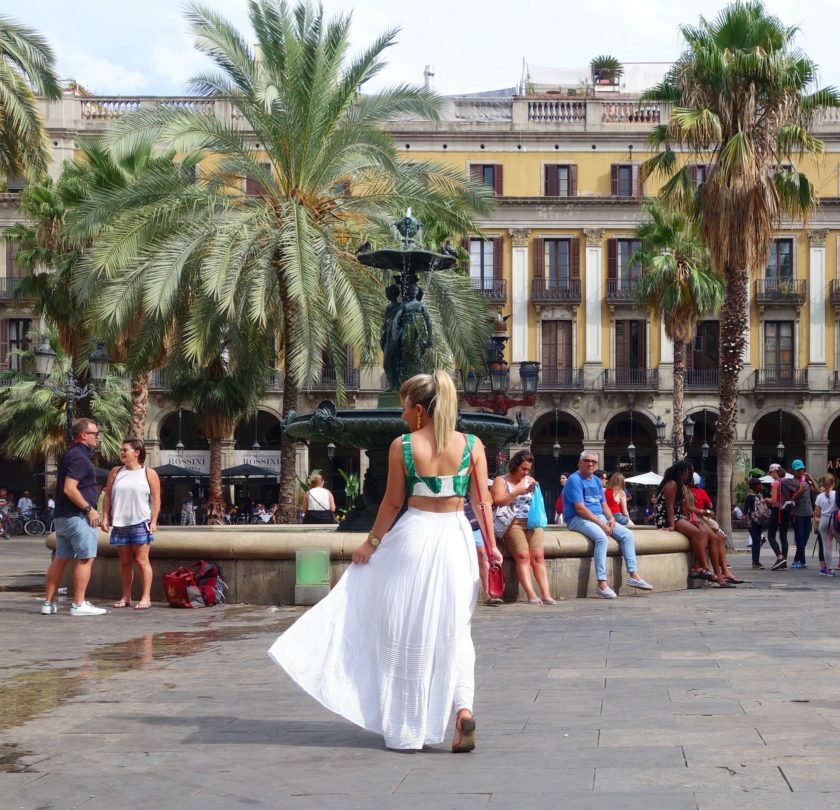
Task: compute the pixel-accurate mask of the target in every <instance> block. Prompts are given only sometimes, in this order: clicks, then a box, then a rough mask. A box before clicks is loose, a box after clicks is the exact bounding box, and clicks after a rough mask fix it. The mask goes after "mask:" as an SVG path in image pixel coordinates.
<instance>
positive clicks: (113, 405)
mask: <svg viewBox="0 0 840 810" xmlns="http://www.w3.org/2000/svg"><path fill="white" fill-rule="evenodd" d="M51 343H52V344H53V348H54V350H55V351H56V354H57V359H56V364H55V369H54V370H53V373H52V376H51V378H50V379H49V380H48V382H49V383H50V384H51V385H52V386H53V387H54V388H56V389H61V388H62V387H63V386H64V384H65V380H66V378H67V371H68V369H69V368H70V366H71V360H70V357H69V356H68V355H66V354H65V353H64V352H63V351H62V349H61V345H60V343H59V341H58V340H57V338H56V336H55V335H53V336H52V340H51ZM16 356H17V357H18V360H19V368H17V369H9V370H6V371H2V372H0V383H2V384H0V433H2V434H3V435H4V436H5V438H4V440H3V443H2V445H0V452H2V453H3V455H4V456H6V457H8V458H19V459H24V460H26V461H29V462H30V463H32V464H34V463H35V462H36V461H38V460H40V459H55V458H58V456H59V455H61V453H63V452H64V450H65V449H66V444H65V442H66V411H65V408H66V401H65V398H64V396H63V395H61V394H56V393H54V392H53V391H51V390H50V389H49V388H47V387H46V386H39V385H37V383H36V382H35V378H34V374H33V370H34V365H35V363H34V356H33V354H32V353H31V352H17V353H16ZM128 396H129V395H128V391H127V390H126V387H125V384H124V382H123V380H121V379H120V378H119V376H116V375H110V376H109V377H108V379H107V380H106V381H105V384H104V385H103V386H102V387H97V388H93V389H92V391H91V394H90V398H89V404H88V407H87V409H86V410H87V412H88V413H89V414H90V416H91V418H92V419H95V420H96V423H97V424H98V425H99V426H100V428H101V430H102V438H101V440H100V443H99V454H100V456H101V457H102V458H103V459H106V460H108V461H116V460H117V459H118V458H119V449H120V444H121V443H122V439H123V437H124V436H125V435H126V430H127V429H128Z"/></svg>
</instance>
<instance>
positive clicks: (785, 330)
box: [764, 321, 794, 381]
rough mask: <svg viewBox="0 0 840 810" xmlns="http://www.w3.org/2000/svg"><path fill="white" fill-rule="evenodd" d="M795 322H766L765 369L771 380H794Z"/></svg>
mask: <svg viewBox="0 0 840 810" xmlns="http://www.w3.org/2000/svg"><path fill="white" fill-rule="evenodd" d="M793 366H794V363H793V321H765V323H764V368H765V369H766V370H767V376H768V378H769V379H770V380H773V379H774V378H775V380H774V381H780V380H792V379H793Z"/></svg>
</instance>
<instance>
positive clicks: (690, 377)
mask: <svg viewBox="0 0 840 810" xmlns="http://www.w3.org/2000/svg"><path fill="white" fill-rule="evenodd" d="M719 388H720V371H719V370H718V369H716V368H709V369H705V368H689V369H686V371H685V389H686V391H717V390H718V389H719Z"/></svg>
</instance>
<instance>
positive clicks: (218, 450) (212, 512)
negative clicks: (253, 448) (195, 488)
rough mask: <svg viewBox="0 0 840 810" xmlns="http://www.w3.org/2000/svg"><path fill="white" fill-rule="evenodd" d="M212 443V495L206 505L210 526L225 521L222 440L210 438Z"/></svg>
mask: <svg viewBox="0 0 840 810" xmlns="http://www.w3.org/2000/svg"><path fill="white" fill-rule="evenodd" d="M208 441H209V444H210V497H209V498H208V499H207V503H206V504H205V505H204V514H205V518H206V522H207V525H208V526H221V525H223V524H224V522H225V499H224V498H223V497H222V440H221V439H218V438H217V439H209V440H208Z"/></svg>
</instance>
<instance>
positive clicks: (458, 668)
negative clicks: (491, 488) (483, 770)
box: [268, 509, 479, 749]
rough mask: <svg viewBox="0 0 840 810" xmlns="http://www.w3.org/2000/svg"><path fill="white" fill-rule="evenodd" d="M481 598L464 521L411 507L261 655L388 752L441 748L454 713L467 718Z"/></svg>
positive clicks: (459, 514) (456, 514)
mask: <svg viewBox="0 0 840 810" xmlns="http://www.w3.org/2000/svg"><path fill="white" fill-rule="evenodd" d="M478 590H479V577H478V562H477V558H476V552H475V540H474V539H473V534H472V531H471V530H470V525H469V522H468V521H467V519H466V518H465V517H464V513H463V512H446V513H436V512H424V511H422V510H420V509H408V511H407V512H406V513H405V514H404V515H403V516H402V517H401V518H400V519H399V520H398V521H397V523H396V524H395V525H394V526H393V528H392V529H391V531H389V532H388V533H387V534H386V535H385V537H383V538H382V543H381V544H380V546H379V548H377V550H376V551H375V552H374V554H373V555H372V556H371V558H370V561H369V562H368V563H366V564H364V565H356V564H355V563H354V564H351V565H350V566H349V567H348V568H347V570H346V572H345V573H344V575H343V576H342V577H341V579H340V580H339V582H338V584H337V585H336V587H335V588H333V590H332V591H331V592H330V594H329V595H328V596H327V597H326V598H324V599H322V600H321V601H320V602H319V603H318V604H317V605H315V606H314V607H312V608H310V610H308V611H307V612H306V613H305V614H304V615H303V616H301V617H300V618H299V619H298V620H297V621H296V622H295V623H294V624H293V625H292V626H291V627H289V629H288V630H286V632H285V633H283V634H282V635H281V636H280V637H279V638H278V639H277V641H276V642H275V643H274V644H273V645H272V647H271V649H269V651H268V654H269V655H270V656H271V657H272V658H273V659H274V660H275V661H276V662H277V663H278V664H279V665H280V666H281V667H283V669H285V670H286V672H287V673H288V674H289V675H290V676H291V677H292V679H293V680H294V681H295V682H296V683H297V684H298V685H299V686H300V687H301V688H303V689H304V690H305V691H306V692H308V693H309V694H310V695H312V697H314V698H315V699H316V700H317V701H319V702H320V703H322V704H323V705H324V706H326V708H328V709H330V711H333V712H335V713H336V714H340V715H341V716H342V717H345V718H346V719H347V720H349V721H350V722H352V723H355V724H356V725H358V726H361V727H362V728H365V729H367V730H368V731H373V732H376V733H378V734H382V735H383V736H384V738H385V745H386V746H387V747H388V748H413V749H419V748H422V747H423V745H425V744H432V743H439V742H441V741H442V740H443V738H444V735H445V733H446V727H447V724H448V722H449V716H450V712H451V711H452V709H453V708H454V709H456V710H460V709H470V710H472V705H473V693H474V689H475V674H474V670H475V649H474V648H473V642H472V635H471V631H470V622H471V619H472V613H473V610H474V609H475V603H476V599H477V597H478Z"/></svg>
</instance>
